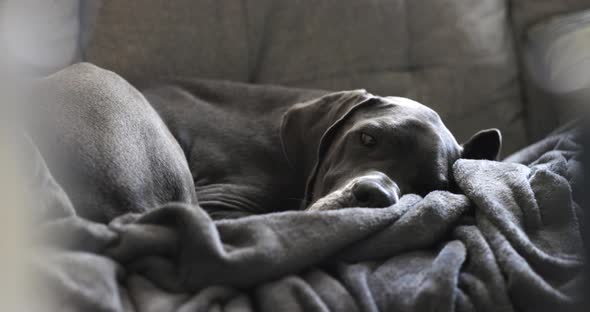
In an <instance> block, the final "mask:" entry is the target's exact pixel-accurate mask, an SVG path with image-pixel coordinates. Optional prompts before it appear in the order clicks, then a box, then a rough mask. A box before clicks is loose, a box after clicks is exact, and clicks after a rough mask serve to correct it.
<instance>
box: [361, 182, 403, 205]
mask: <svg viewBox="0 0 590 312" xmlns="http://www.w3.org/2000/svg"><path fill="white" fill-rule="evenodd" d="M352 194H353V195H354V198H355V199H356V201H357V204H358V205H359V206H361V207H375V208H380V207H388V206H391V205H393V204H395V203H396V202H397V200H398V195H397V192H396V191H395V190H394V189H393V188H386V187H384V186H383V185H382V183H379V181H378V180H375V179H370V178H368V179H362V180H361V181H358V182H357V183H356V184H355V185H354V186H353V188H352Z"/></svg>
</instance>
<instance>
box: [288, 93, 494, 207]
mask: <svg viewBox="0 0 590 312" xmlns="http://www.w3.org/2000/svg"><path fill="white" fill-rule="evenodd" d="M281 138H282V143H283V151H284V153H285V156H286V157H287V159H288V160H289V162H290V163H291V165H292V166H293V167H294V168H295V169H296V170H299V171H301V172H302V173H303V174H304V176H305V177H307V185H306V190H305V207H304V208H310V207H312V208H311V209H314V210H316V209H319V210H324V209H335V208H342V207H386V206H389V205H392V204H394V203H395V202H396V201H397V199H398V198H399V197H400V196H401V195H403V194H408V193H414V194H420V195H425V194H427V193H428V192H430V191H433V190H445V189H449V187H450V183H451V175H450V170H451V167H452V165H453V163H454V162H455V161H456V160H457V159H458V158H472V159H495V158H496V157H497V156H498V154H499V151H500V146H501V136H500V132H499V131H498V130H496V129H489V130H484V131H480V132H478V133H477V134H475V135H474V136H473V137H472V138H471V139H469V140H468V141H467V142H465V143H464V144H462V145H460V144H458V143H457V141H456V140H455V138H454V137H453V135H452V134H451V132H450V131H449V130H448V129H447V128H446V127H445V125H444V124H443V122H442V121H441V119H440V117H439V116H438V114H437V113H436V112H434V111H433V110H431V109H430V108H428V107H426V106H424V105H422V104H420V103H418V102H415V101H412V100H409V99H406V98H399V97H376V96H373V95H371V94H369V93H367V92H365V91H364V90H357V91H344V92H336V93H331V94H328V95H326V96H323V97H321V98H318V99H315V100H311V101H308V102H305V103H300V104H297V105H295V106H293V107H292V108H291V109H290V110H289V111H287V113H286V114H285V116H284V118H283V123H282V127H281Z"/></svg>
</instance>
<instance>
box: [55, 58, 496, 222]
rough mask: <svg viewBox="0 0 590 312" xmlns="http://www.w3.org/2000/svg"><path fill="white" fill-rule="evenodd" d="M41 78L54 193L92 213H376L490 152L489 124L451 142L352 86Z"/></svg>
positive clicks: (414, 108) (420, 109) (398, 102)
mask: <svg viewBox="0 0 590 312" xmlns="http://www.w3.org/2000/svg"><path fill="white" fill-rule="evenodd" d="M46 80H47V81H45V83H46V84H49V85H53V88H56V86H55V85H56V84H55V82H57V85H60V84H61V86H58V87H57V88H59V89H60V90H63V92H65V93H67V96H65V97H64V96H62V97H61V98H62V100H61V106H60V107H62V110H66V111H68V112H69V115H67V116H65V115H62V116H65V117H64V118H65V119H66V120H63V122H62V123H61V124H62V125H69V126H64V127H65V128H64V129H60V130H61V132H62V133H65V134H67V135H66V136H67V137H69V138H70V139H68V140H66V141H63V140H62V142H61V144H65V145H66V146H68V148H63V147H59V149H60V150H67V151H76V152H75V153H76V155H77V156H76V157H75V158H76V161H70V163H75V164H77V165H76V166H75V167H76V168H77V169H76V170H70V173H72V172H74V173H73V174H70V175H73V176H75V177H76V179H75V180H76V182H74V186H77V188H73V186H72V183H71V182H69V183H68V182H63V183H64V185H65V187H64V188H65V189H66V192H67V193H68V194H70V193H76V194H82V195H80V196H74V198H73V200H72V202H73V203H74V206H75V207H76V208H77V209H78V207H81V208H80V210H81V214H82V215H84V216H86V217H88V218H91V219H96V220H103V221H104V220H110V219H112V218H114V217H115V216H117V215H120V214H123V213H126V212H142V211H146V210H148V209H151V208H155V207H157V205H158V204H162V203H165V202H167V201H184V202H189V203H194V204H198V205H200V207H202V208H203V209H205V210H206V211H207V212H208V213H209V214H210V215H211V217H212V218H214V219H220V218H235V217H242V216H247V215H252V214H261V213H268V212H276V211H283V210H301V209H307V210H312V211H318V210H331V209H340V208H346V207H370V208H379V207H387V206H391V205H393V204H395V203H396V202H397V200H398V199H399V197H400V196H402V195H404V194H409V193H415V194H419V195H426V194H427V193H428V192H430V191H433V190H449V189H450V188H451V187H452V183H453V182H452V177H451V173H450V171H451V167H452V165H453V163H454V162H455V161H456V160H457V159H459V158H473V159H496V158H497V157H498V154H499V151H500V148H501V135H500V132H499V131H498V130H497V129H488V130H483V131H480V132H478V133H476V134H475V135H474V136H473V137H471V138H470V139H469V140H468V141H467V142H465V143H463V144H459V143H458V142H457V141H456V139H455V138H454V136H453V135H452V134H451V132H450V131H449V130H448V129H447V128H446V127H445V125H444V123H443V122H442V121H441V119H440V117H439V116H438V114H437V113H436V112H434V111H433V110H431V109H430V108H428V107H427V106H425V105H422V104H420V103H418V102H415V101H412V100H410V99H406V98H400V97H379V96H375V95H372V94H370V93H368V92H366V91H365V90H352V91H341V92H327V91H309V90H301V89H293V88H283V87H277V86H253V85H248V84H241V83H231V82H223V81H220V82H213V81H203V80H170V81H168V82H167V83H152V84H145V85H139V86H138V88H140V90H141V93H140V92H139V91H137V89H136V88H135V87H133V86H131V85H130V84H129V83H128V82H126V81H125V80H124V79H122V78H121V77H119V76H117V75H116V74H114V73H112V72H109V71H106V70H103V69H100V68H98V67H96V66H93V65H90V64H84V63H83V64H78V65H74V66H72V67H70V68H68V69H66V70H64V71H62V72H59V73H57V74H55V75H53V76H51V77H49V78H47V79H46ZM49 82H51V83H49ZM72 88H74V91H72V90H71V89H72ZM46 89H47V88H46ZM68 90H69V91H68ZM63 98H69V100H66V101H64V100H63ZM74 125H75V126H74ZM58 158H59V157H58ZM61 158H63V157H61ZM80 172H83V174H81V173H80ZM80 177H82V178H80ZM65 180H72V179H71V177H70V178H69V179H68V178H66V179H65ZM65 180H64V181H65ZM97 198H101V199H100V200H98V199H97ZM121 202H123V203H124V205H121V204H120V203H121ZM96 203H100V204H96Z"/></svg>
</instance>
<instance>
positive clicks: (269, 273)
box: [32, 129, 584, 311]
mask: <svg viewBox="0 0 590 312" xmlns="http://www.w3.org/2000/svg"><path fill="white" fill-rule="evenodd" d="M576 133H577V130H576V129H568V130H567V131H564V132H562V133H558V134H555V135H554V136H552V137H550V138H548V139H547V140H546V141H545V142H540V143H538V144H536V145H534V146H533V147H530V148H528V149H525V150H523V151H522V152H520V153H517V154H515V155H514V156H512V157H511V158H508V159H507V161H503V162H492V161H484V160H459V161H457V162H456V163H455V165H454V166H453V175H454V179H455V180H456V182H457V184H458V186H459V188H460V190H461V194H452V193H449V192H443V191H437V192H432V193H430V194H428V195H427V196H425V197H424V198H422V197H419V196H417V195H406V196H403V197H402V198H401V199H400V201H399V202H398V203H397V204H395V205H393V206H391V207H387V208H383V209H367V208H350V209H343V210H338V211H322V212H306V211H288V212H279V213H272V214H267V215H259V216H251V217H245V218H240V219H233V220H221V221H213V220H212V219H211V218H210V217H209V216H208V215H207V214H206V213H205V212H204V211H203V210H202V209H201V208H199V207H198V205H187V204H180V203H169V204H166V205H164V206H162V207H160V208H157V209H155V210H152V211H150V212H147V213H144V214H141V215H126V216H122V217H120V218H118V219H116V220H114V221H113V222H112V223H111V224H109V225H108V226H107V225H101V224H95V223H92V222H89V221H87V220H83V219H81V218H79V217H77V216H76V215H75V213H73V212H70V214H69V215H66V216H61V217H59V218H51V219H48V220H46V221H43V222H41V223H42V224H41V226H40V230H39V231H40V233H38V237H40V238H42V243H40V244H38V245H40V246H43V251H44V252H45V254H47V257H46V258H41V257H40V258H39V259H41V260H39V261H35V262H34V263H32V266H33V267H35V268H36V270H38V271H39V272H41V274H40V276H42V278H43V280H44V282H45V283H46V284H45V285H47V288H48V289H49V291H50V293H51V294H52V295H53V297H54V298H60V299H59V300H54V301H53V302H49V303H48V304H51V305H52V307H53V308H54V310H56V311H57V310H59V311H78V310H84V311H213V310H214V311H423V310H437V311H515V310H519V311H555V310H558V309H559V310H561V309H565V310H571V309H573V308H575V307H576V305H577V304H579V302H580V300H581V299H582V298H581V293H580V292H579V289H580V285H581V283H582V282H583V279H582V273H581V272H582V270H583V263H584V259H583V257H582V255H583V251H582V248H583V242H582V239H581V235H580V225H579V223H580V218H581V217H582V215H581V211H580V209H579V207H578V205H577V204H576V201H575V199H576V194H575V193H576V192H578V191H579V183H580V182H581V181H582V176H581V170H579V168H580V162H579V159H578V157H579V155H580V153H581V148H580V145H579V144H578V143H577V134H576ZM40 161H42V160H40ZM39 168H41V169H43V170H46V168H45V167H43V166H40V167H39ZM49 177H50V175H49ZM51 185H54V184H53V183H52V184H51ZM56 192H61V190H58V191H56ZM58 194H60V195H59V196H52V197H51V198H53V199H54V203H55V198H58V199H60V198H61V199H62V200H63V201H64V205H65V206H64V207H68V206H67V205H68V202H67V198H65V197H64V196H63V194H62V193H58ZM53 206H60V205H56V204H53ZM66 211H69V210H67V209H66ZM49 215H51V214H49ZM48 237H52V238H49V239H47V238H48ZM43 259H44V260H43Z"/></svg>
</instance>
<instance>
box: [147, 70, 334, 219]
mask: <svg viewBox="0 0 590 312" xmlns="http://www.w3.org/2000/svg"><path fill="white" fill-rule="evenodd" d="M142 93H143V94H144V95H145V96H146V98H147V100H148V101H149V102H150V104H151V105H152V106H153V107H154V108H155V109H156V111H157V112H158V113H159V114H160V116H161V117H162V119H163V120H164V122H165V123H166V124H167V125H168V128H169V129H170V131H171V132H172V133H173V134H174V136H175V137H176V138H177V139H178V142H179V143H180V145H181V146H182V149H183V150H184V152H185V155H186V157H187V159H188V163H189V166H190V170H191V174H192V176H193V178H194V182H195V189H196V193H197V198H198V200H199V204H200V205H201V206H202V207H203V208H204V209H205V210H207V211H208V212H209V213H210V214H211V215H212V216H213V217H230V216H231V217H235V216H240V215H244V214H253V213H264V212H270V211H277V210H292V209H299V208H300V206H301V200H302V199H303V197H304V194H303V192H304V189H305V182H306V180H305V176H304V175H303V173H302V172H298V171H297V170H296V169H295V168H294V167H292V166H291V165H290V164H289V162H288V159H287V158H286V157H285V155H284V153H283V151H282V144H281V136H280V129H281V123H282V117H283V115H284V114H285V113H286V112H287V110H288V109H289V108H290V107H292V106H293V105H294V104H296V103H300V102H303V101H305V100H310V99H312V98H316V97H319V96H321V95H322V94H324V93H325V92H316V91H302V90H294V89H287V88H281V87H265V86H251V85H246V84H239V83H228V82H211V81H198V80H192V81H188V82H187V81H179V82H173V83H170V84H169V85H164V86H158V87H147V88H143V89H142ZM269 103H272V104H273V105H268V104H269ZM261 104H263V105H261Z"/></svg>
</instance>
